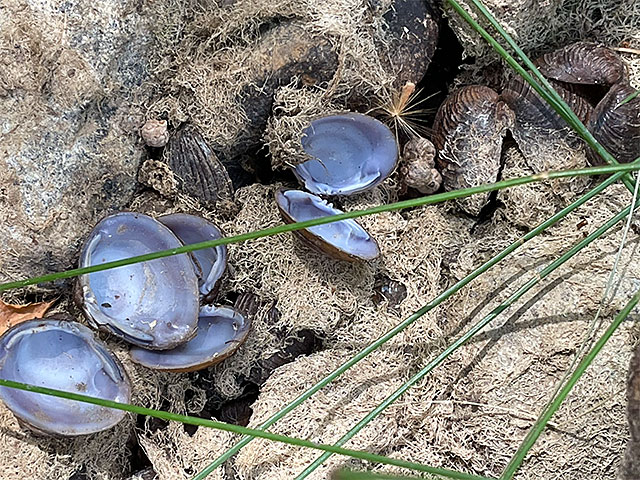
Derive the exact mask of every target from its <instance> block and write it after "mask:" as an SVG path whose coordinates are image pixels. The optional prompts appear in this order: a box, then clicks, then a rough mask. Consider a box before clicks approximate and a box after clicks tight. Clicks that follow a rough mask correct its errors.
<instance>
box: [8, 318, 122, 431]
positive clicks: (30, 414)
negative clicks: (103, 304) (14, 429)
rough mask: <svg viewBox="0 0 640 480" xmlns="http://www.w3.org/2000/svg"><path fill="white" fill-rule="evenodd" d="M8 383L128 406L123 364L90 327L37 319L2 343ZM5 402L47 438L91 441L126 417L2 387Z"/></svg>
mask: <svg viewBox="0 0 640 480" xmlns="http://www.w3.org/2000/svg"><path fill="white" fill-rule="evenodd" d="M0 377H1V378H3V379H5V380H12V381H15V382H21V383H27V384H30V385H37V386H41V387H47V388H53V389H56V390H63V391H66V392H71V393H79V394H82V395H89V396H92V397H99V398H102V399H106V400H112V401H115V402H124V403H128V402H129V401H130V399H131V385H130V383H129V378H128V377H127V374H126V373H125V371H124V369H123V367H122V365H121V364H120V362H119V361H118V360H117V358H116V357H115V356H114V355H112V354H111V353H109V351H108V350H107V348H106V346H105V345H104V344H103V343H102V342H100V341H99V340H97V339H96V338H95V337H94V335H93V332H91V330H89V329H88V328H87V327H85V326H84V325H82V324H80V323H77V322H73V321H66V320H53V319H34V320H28V321H26V322H22V323H19V324H18V325H15V326H14V327H12V328H11V329H9V330H7V331H6V332H5V333H4V334H3V335H2V336H1V337H0ZM0 399H2V401H4V403H5V404H6V406H7V407H8V408H9V409H10V410H11V411H12V412H13V414H14V415H15V416H16V417H17V418H18V419H19V420H20V421H21V422H22V423H23V424H24V425H25V426H27V427H28V428H30V429H32V430H34V431H36V432H37V433H41V434H48V435H59V436H74V435H87V434H90V433H95V432H99V431H102V430H106V429H108V428H111V427H113V426H114V425H116V424H117V423H118V422H120V421H121V420H122V419H123V418H124V416H125V412H124V411H121V410H115V409H111V408H105V407H100V406H98V405H93V404H89V403H83V402H78V401H74V400H68V399H64V398H58V397H53V396H48V395H43V394H39V393H33V392H26V391H23V390H17V389H12V388H6V387H0Z"/></svg>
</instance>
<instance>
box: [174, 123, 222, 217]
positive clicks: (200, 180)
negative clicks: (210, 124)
mask: <svg viewBox="0 0 640 480" xmlns="http://www.w3.org/2000/svg"><path fill="white" fill-rule="evenodd" d="M165 152H166V154H165V158H166V161H167V164H168V165H169V167H170V168H171V171H172V172H173V174H174V175H175V177H176V179H177V181H178V189H179V190H181V191H182V192H184V193H186V194H187V195H190V196H192V197H194V198H197V199H198V200H199V201H200V202H202V203H203V204H204V205H207V206H211V207H214V206H215V205H216V204H218V203H220V202H232V201H233V185H232V183H231V179H230V178H229V174H228V172H227V170H226V168H225V167H224V165H223V164H222V162H220V160H218V157H217V156H216V154H215V153H214V152H213V150H212V149H211V147H210V146H209V144H208V143H207V141H206V140H205V139H204V137H203V136H202V134H201V133H200V131H199V130H198V129H197V128H196V127H195V126H194V125H190V124H185V125H183V126H182V127H180V128H179V129H178V130H177V131H176V132H175V133H174V134H173V136H172V137H171V138H170V139H169V144H168V145H167V148H166V150H165Z"/></svg>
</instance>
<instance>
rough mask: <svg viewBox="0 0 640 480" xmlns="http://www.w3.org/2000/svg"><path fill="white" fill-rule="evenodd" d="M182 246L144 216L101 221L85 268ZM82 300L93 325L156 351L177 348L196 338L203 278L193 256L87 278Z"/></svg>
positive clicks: (87, 250) (125, 215)
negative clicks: (198, 275)
mask: <svg viewBox="0 0 640 480" xmlns="http://www.w3.org/2000/svg"><path fill="white" fill-rule="evenodd" d="M180 246H182V244H181V243H180V240H178V238H177V237H176V236H175V235H174V234H173V233H172V232H171V230H169V229H168V228H167V227H165V226H164V225H163V224H162V223H160V222H158V221H156V220H154V219H153V218H151V217H149V216H147V215H142V214H139V213H128V212H125V213H118V214H115V215H112V216H110V217H107V218H105V219H104V220H102V221H101V222H100V223H98V225H96V227H95V228H94V230H93V231H92V232H91V235H90V236H89V238H88V239H87V241H86V243H85V245H84V247H83V249H82V253H81V255H80V267H88V266H90V265H99V264H101V263H107V262H111V261H114V260H120V259H123V258H128V257H134V256H137V255H143V254H147V253H151V252H157V251H159V250H167V249H171V248H177V247H180ZM78 285H79V287H80V292H79V296H80V297H81V298H79V299H78V300H79V301H80V302H81V305H82V308H83V310H84V312H85V314H86V316H87V319H88V320H89V322H90V323H91V324H93V325H94V326H96V327H99V328H100V327H102V328H106V329H107V330H109V331H110V332H112V333H113V334H115V335H117V336H119V337H121V338H123V339H125V340H126V341H128V342H130V343H133V344H135V345H139V346H141V347H144V348H151V349H158V350H163V349H168V348H173V347H175V346H177V345H179V344H181V343H184V342H186V341H187V340H189V339H190V338H191V337H193V336H194V335H195V331H196V324H197V323H198V309H199V304H198V302H199V296H198V278H197V276H196V273H195V270H194V267H193V263H192V261H191V257H190V256H189V255H174V256H171V257H166V258H159V259H156V260H152V261H149V262H143V263H136V264H133V265H127V266H125V267H119V268H114V269H110V270H104V271H101V272H95V273H90V274H88V275H82V276H81V277H80V278H79V280H78Z"/></svg>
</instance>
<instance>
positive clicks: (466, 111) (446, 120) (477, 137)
mask: <svg viewBox="0 0 640 480" xmlns="http://www.w3.org/2000/svg"><path fill="white" fill-rule="evenodd" d="M513 121H514V119H513V112H511V110H510V109H509V108H508V107H507V105H506V104H505V103H504V102H502V101H500V100H499V98H498V94H497V93H496V92H494V91H493V90H492V89H490V88H488V87H483V86H479V85H473V86H469V87H464V88H461V89H460V90H457V91H455V92H453V93H452V94H451V95H449V96H448V97H447V99H446V100H445V101H444V103H443V104H442V105H441V106H440V109H439V110H438V113H437V114H436V118H435V121H434V124H433V130H434V135H433V144H434V145H435V147H436V148H437V149H438V157H437V164H438V167H439V168H440V172H441V174H442V178H443V183H444V186H445V189H446V190H456V189H460V188H468V187H475V186H478V185H481V184H484V183H493V182H495V181H496V180H497V179H498V175H499V173H500V156H501V151H502V139H503V137H504V135H505V133H506V130H507V128H509V127H510V126H511V125H512V124H513ZM488 200H489V194H488V193H487V194H480V195H474V196H472V197H469V198H465V199H461V200H459V201H458V204H459V205H460V207H461V208H462V209H463V210H464V211H466V212H467V213H469V214H471V215H478V214H479V213H480V210H482V208H483V207H484V206H485V205H486V204H487V202H488Z"/></svg>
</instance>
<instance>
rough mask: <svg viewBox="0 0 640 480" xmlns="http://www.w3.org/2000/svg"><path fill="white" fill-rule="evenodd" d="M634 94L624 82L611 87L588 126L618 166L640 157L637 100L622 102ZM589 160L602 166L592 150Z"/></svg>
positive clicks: (639, 122) (639, 105)
mask: <svg viewBox="0 0 640 480" xmlns="http://www.w3.org/2000/svg"><path fill="white" fill-rule="evenodd" d="M633 93H635V89H634V88H632V87H631V86H630V85H629V84H627V83H624V82H623V83H617V84H615V85H614V86H612V87H611V89H610V90H609V92H608V93H607V94H606V95H605V97H604V98H603V99H602V100H601V101H600V103H598V105H597V106H596V108H595V109H594V110H593V114H592V115H591V119H590V121H589V123H588V125H587V128H588V129H589V131H590V132H591V133H592V134H593V136H594V137H595V138H596V140H598V142H600V143H601V144H602V145H603V146H604V148H606V149H607V151H608V152H609V153H610V154H611V155H613V156H614V158H615V159H616V160H618V161H619V162H621V163H627V162H632V161H633V160H635V159H636V158H638V157H640V97H635V98H633V99H631V100H629V101H627V102H626V103H625V102H624V101H625V99H628V98H629V96H630V95H632V94H633ZM589 161H590V162H591V163H593V164H595V165H597V164H601V163H603V161H602V159H601V158H600V157H598V155H597V154H596V153H595V152H593V151H590V152H589Z"/></svg>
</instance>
